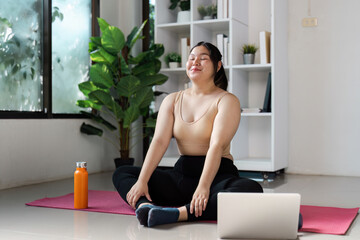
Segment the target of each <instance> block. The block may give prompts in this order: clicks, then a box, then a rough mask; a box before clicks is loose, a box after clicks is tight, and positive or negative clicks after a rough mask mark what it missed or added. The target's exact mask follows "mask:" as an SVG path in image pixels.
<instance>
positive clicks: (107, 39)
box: [101, 26, 125, 55]
mask: <svg viewBox="0 0 360 240" xmlns="http://www.w3.org/2000/svg"><path fill="white" fill-rule="evenodd" d="M101 44H102V46H103V47H104V48H105V49H106V51H108V52H110V53H112V54H115V55H117V54H119V53H120V52H121V49H122V48H123V47H124V46H125V37H124V34H123V32H122V31H121V30H120V29H119V28H117V27H114V26H109V27H108V28H106V29H105V31H103V34H102V36H101Z"/></svg>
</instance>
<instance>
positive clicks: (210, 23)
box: [194, 19, 230, 31]
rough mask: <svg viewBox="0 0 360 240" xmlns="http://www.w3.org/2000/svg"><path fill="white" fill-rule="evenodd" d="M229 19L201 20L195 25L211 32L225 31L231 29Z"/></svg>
mask: <svg viewBox="0 0 360 240" xmlns="http://www.w3.org/2000/svg"><path fill="white" fill-rule="evenodd" d="M229 23H230V20H229V19H221V20H217V19H211V20H199V21H195V22H194V25H196V26H199V27H202V28H205V29H208V30H211V31H224V29H229Z"/></svg>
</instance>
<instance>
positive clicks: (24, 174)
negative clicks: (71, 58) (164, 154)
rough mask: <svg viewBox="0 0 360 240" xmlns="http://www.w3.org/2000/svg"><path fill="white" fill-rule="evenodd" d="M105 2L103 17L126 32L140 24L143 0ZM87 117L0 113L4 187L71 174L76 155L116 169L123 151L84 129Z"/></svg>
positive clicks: (138, 154) (93, 167)
mask: <svg viewBox="0 0 360 240" xmlns="http://www.w3.org/2000/svg"><path fill="white" fill-rule="evenodd" d="M100 2H101V5H100V9H101V12H100V17H103V18H105V19H106V20H107V21H108V22H109V23H110V24H111V25H115V26H118V27H119V28H120V29H122V30H123V31H124V34H125V36H127V35H128V34H129V33H130V31H131V29H132V28H133V27H134V26H135V25H137V26H139V25H140V24H141V18H142V12H141V11H142V10H141V1H140V0H136V1H131V0H126V1H125V0H122V1H117V0H103V1H100ZM140 46H141V45H138V46H137V47H136V48H137V51H139V49H140ZM83 121H84V120H83V119H41V120H39V119H27V120H4V119H0V189H5V188H9V187H16V186H21V185H26V184H32V183H39V182H44V181H49V180H56V179H62V178H69V177H72V176H73V173H74V171H75V162H76V161H87V162H88V171H89V172H90V173H94V172H101V171H111V170H114V169H115V166H114V163H113V159H114V158H115V157H118V155H119V153H118V152H117V151H116V149H115V148H113V147H112V145H110V144H109V143H108V142H106V141H104V139H103V138H99V137H94V136H87V135H83V134H81V133H80V130H79V128H80V125H81V123H82V122H83ZM136 141H138V142H140V144H138V145H136V146H137V147H136V148H135V149H134V150H133V151H132V156H133V157H134V158H135V159H136V164H137V165H139V164H140V163H141V161H142V148H141V138H140V139H139V138H138V139H137V140H134V141H133V142H136ZM109 181H111V179H109Z"/></svg>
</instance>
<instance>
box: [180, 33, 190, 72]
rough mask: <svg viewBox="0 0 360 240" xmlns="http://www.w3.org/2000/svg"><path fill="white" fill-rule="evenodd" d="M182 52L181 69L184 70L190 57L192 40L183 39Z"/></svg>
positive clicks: (181, 42)
mask: <svg viewBox="0 0 360 240" xmlns="http://www.w3.org/2000/svg"><path fill="white" fill-rule="evenodd" d="M180 50H181V67H182V68H184V67H186V62H187V60H188V57H189V51H190V38H181V40H180Z"/></svg>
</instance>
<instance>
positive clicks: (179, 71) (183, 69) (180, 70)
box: [160, 68, 186, 75]
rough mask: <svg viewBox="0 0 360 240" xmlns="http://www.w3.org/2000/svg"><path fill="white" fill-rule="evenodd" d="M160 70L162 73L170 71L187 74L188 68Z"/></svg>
mask: <svg viewBox="0 0 360 240" xmlns="http://www.w3.org/2000/svg"><path fill="white" fill-rule="evenodd" d="M160 72H162V73H165V74H166V73H168V74H179V75H183V74H186V69H185V68H162V69H161V70H160Z"/></svg>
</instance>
